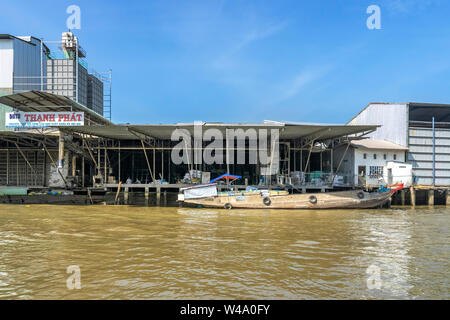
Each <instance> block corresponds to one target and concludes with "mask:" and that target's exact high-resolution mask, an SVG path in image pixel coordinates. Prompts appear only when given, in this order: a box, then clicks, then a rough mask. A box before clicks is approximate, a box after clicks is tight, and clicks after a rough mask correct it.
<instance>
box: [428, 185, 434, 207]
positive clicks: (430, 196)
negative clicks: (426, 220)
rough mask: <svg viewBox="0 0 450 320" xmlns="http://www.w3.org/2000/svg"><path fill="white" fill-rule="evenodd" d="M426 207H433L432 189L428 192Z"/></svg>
mask: <svg viewBox="0 0 450 320" xmlns="http://www.w3.org/2000/svg"><path fill="white" fill-rule="evenodd" d="M428 205H429V206H434V189H430V190H428Z"/></svg>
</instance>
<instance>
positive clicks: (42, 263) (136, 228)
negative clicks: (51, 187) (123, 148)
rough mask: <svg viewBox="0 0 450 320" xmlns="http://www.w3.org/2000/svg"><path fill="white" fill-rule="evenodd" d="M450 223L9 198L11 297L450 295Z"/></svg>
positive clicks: (436, 214)
mask: <svg viewBox="0 0 450 320" xmlns="http://www.w3.org/2000/svg"><path fill="white" fill-rule="evenodd" d="M449 231H450V209H448V208H447V209H446V208H435V209H428V208H417V209H404V208H401V209H389V210H341V211H339V210H334V211H289V210H284V211H278V210H235V209H234V210H229V211H227V210H216V209H189V208H168V207H167V208H156V207H126V206H56V205H55V206H49V205H27V206H25V205H0V298H1V299H449V298H450V278H449V271H450V232H449ZM69 266H75V267H76V268H78V269H77V270H78V271H77V272H75V273H70V272H73V271H72V270H73V269H70V270H69V271H70V272H69V273H68V272H67V271H68V267H69ZM74 275H75V276H76V279H77V281H78V283H79V284H80V286H81V288H80V289H77V288H74V287H73V286H70V285H69V284H68V282H70V283H71V284H72V283H75V282H72V280H73V278H71V279H72V280H70V281H68V280H67V279H68V278H69V277H72V276H74ZM74 281H75V280H74Z"/></svg>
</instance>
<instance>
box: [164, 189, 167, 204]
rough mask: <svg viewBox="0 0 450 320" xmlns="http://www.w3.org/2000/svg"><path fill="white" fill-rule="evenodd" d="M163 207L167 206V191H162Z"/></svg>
mask: <svg viewBox="0 0 450 320" xmlns="http://www.w3.org/2000/svg"><path fill="white" fill-rule="evenodd" d="M164 206H165V207H166V206H167V190H165V191H164Z"/></svg>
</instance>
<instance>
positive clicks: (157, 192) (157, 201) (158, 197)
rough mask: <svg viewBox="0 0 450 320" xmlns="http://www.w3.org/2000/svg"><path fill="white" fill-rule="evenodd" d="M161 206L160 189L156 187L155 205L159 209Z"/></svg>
mask: <svg viewBox="0 0 450 320" xmlns="http://www.w3.org/2000/svg"><path fill="white" fill-rule="evenodd" d="M160 204H161V187H159V186H158V187H156V205H157V206H158V207H159V206H160Z"/></svg>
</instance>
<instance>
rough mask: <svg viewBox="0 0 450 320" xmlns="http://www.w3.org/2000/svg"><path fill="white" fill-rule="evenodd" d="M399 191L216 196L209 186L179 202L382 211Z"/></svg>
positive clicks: (183, 195)
mask: <svg viewBox="0 0 450 320" xmlns="http://www.w3.org/2000/svg"><path fill="white" fill-rule="evenodd" d="M402 187H403V186H401V188H402ZM399 189H400V188H396V189H391V190H387V191H382V192H370V193H369V192H364V191H361V190H350V191H337V192H323V193H302V194H289V193H288V192H287V191H272V190H270V191H269V190H257V191H239V192H225V193H217V188H216V186H215V185H213V184H208V185H202V186H195V187H190V188H184V189H181V190H180V191H181V194H179V198H178V200H179V201H182V202H184V203H187V204H193V205H200V206H203V207H208V208H225V209H232V208H247V209H357V208H379V207H382V206H383V205H385V204H386V203H388V202H389V201H390V199H391V196H392V194H393V193H394V192H395V191H397V190H399ZM214 190H216V191H214Z"/></svg>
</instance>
